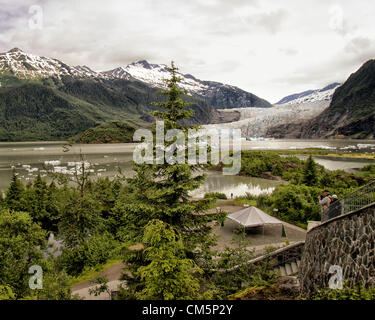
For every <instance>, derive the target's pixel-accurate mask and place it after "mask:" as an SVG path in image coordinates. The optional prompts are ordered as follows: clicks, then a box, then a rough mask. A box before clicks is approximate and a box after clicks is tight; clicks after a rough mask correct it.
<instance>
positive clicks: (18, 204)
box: [5, 172, 27, 211]
mask: <svg viewBox="0 0 375 320" xmlns="http://www.w3.org/2000/svg"><path fill="white" fill-rule="evenodd" d="M24 196H25V187H24V185H23V183H22V182H21V181H20V180H19V179H18V178H17V174H16V173H15V172H13V176H12V182H11V183H10V185H9V187H8V190H7V192H6V195H5V205H6V207H7V208H9V209H11V210H14V211H26V209H27V208H26V205H25V199H24Z"/></svg>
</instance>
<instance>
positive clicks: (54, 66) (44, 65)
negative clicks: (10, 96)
mask: <svg viewBox="0 0 375 320" xmlns="http://www.w3.org/2000/svg"><path fill="white" fill-rule="evenodd" d="M0 70H1V71H3V72H4V71H5V72H6V71H8V72H9V73H10V74H13V75H15V76H17V77H19V78H25V79H30V78H44V77H51V76H55V77H61V76H63V75H70V76H75V77H99V76H100V74H99V73H97V72H95V71H93V70H91V69H90V68H89V67H87V66H77V67H71V66H68V65H67V64H65V63H63V62H61V61H59V60H57V59H52V58H46V57H41V56H36V55H33V54H28V53H25V52H23V51H22V50H20V49H18V48H13V49H12V50H9V51H8V52H4V53H0Z"/></svg>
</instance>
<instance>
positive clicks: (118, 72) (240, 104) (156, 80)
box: [102, 60, 272, 109]
mask: <svg viewBox="0 0 375 320" xmlns="http://www.w3.org/2000/svg"><path fill="white" fill-rule="evenodd" d="M102 74H104V75H105V76H107V77H113V78H122V79H127V80H129V79H130V80H131V79H136V80H138V81H142V82H145V83H147V84H149V85H151V86H153V87H157V88H163V87H165V82H164V79H168V78H169V77H170V73H169V71H168V66H167V65H165V64H151V63H149V62H147V61H145V60H141V61H137V62H133V63H131V64H129V65H127V66H126V67H120V68H116V69H113V70H110V71H106V72H102ZM178 76H179V77H180V78H181V82H180V83H179V87H180V88H181V89H185V90H187V91H188V93H189V94H190V95H195V96H197V97H199V98H203V99H204V100H206V101H207V102H208V103H209V104H211V105H212V106H213V107H214V108H217V109H231V108H249V107H259V108H269V107H272V105H271V104H270V103H269V102H268V101H266V100H263V99H260V98H259V97H257V96H255V95H253V94H251V93H249V92H246V91H244V90H242V89H240V88H237V87H235V86H231V85H227V84H222V83H219V82H214V81H202V80H199V79H197V78H195V77H194V76H192V75H191V74H182V73H178Z"/></svg>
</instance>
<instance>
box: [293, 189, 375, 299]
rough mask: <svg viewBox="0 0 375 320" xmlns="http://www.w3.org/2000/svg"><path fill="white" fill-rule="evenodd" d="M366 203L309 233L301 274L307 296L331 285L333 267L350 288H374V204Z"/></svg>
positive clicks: (301, 282) (361, 203)
mask: <svg viewBox="0 0 375 320" xmlns="http://www.w3.org/2000/svg"><path fill="white" fill-rule="evenodd" d="M364 194H369V193H367V192H364ZM363 204H364V203H363V202H358V204H354V203H353V202H352V205H358V206H361V208H360V209H357V210H354V211H352V212H349V213H346V214H344V215H339V216H337V217H334V218H331V219H330V220H328V221H325V222H322V224H320V225H319V226H316V227H314V228H312V229H311V230H310V231H309V232H307V235H306V240H305V247H304V252H303V255H302V260H301V264H300V267H299V275H298V278H299V281H300V284H301V293H302V294H303V295H304V296H307V297H308V296H309V295H310V294H311V293H312V292H314V291H316V290H319V289H323V288H327V287H328V286H329V280H330V279H331V277H332V276H333V274H332V273H330V268H331V266H335V268H337V267H338V268H339V269H340V270H341V271H342V280H343V282H346V283H347V284H348V285H350V286H354V285H359V286H363V287H374V286H375V203H372V204H370V205H367V206H364V207H363ZM344 212H345V211H344ZM331 272H332V271H331Z"/></svg>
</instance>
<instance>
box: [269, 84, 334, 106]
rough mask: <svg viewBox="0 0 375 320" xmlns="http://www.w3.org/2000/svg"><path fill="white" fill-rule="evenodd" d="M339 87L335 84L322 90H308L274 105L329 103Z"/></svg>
mask: <svg viewBox="0 0 375 320" xmlns="http://www.w3.org/2000/svg"><path fill="white" fill-rule="evenodd" d="M339 86H341V83H338V82H335V83H332V84H330V85H328V86H326V87H324V88H323V89H318V90H308V91H304V92H301V93H295V94H292V95H289V96H287V97H284V98H282V99H281V100H280V101H279V102H277V103H275V104H276V105H281V104H300V103H306V102H315V101H330V100H331V99H332V96H333V94H334V92H335V90H336V89H337V88H338V87H339Z"/></svg>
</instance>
